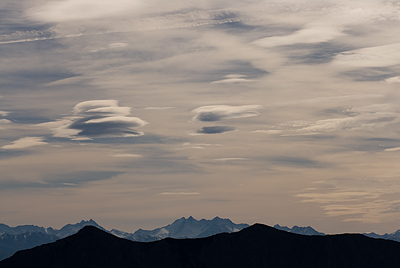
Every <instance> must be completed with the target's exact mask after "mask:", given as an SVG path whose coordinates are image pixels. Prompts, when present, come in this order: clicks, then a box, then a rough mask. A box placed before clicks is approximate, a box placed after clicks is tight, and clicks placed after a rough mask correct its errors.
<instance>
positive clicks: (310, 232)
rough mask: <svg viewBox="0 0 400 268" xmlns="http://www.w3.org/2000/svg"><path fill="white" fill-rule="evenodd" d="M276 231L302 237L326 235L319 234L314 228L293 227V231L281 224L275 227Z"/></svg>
mask: <svg viewBox="0 0 400 268" xmlns="http://www.w3.org/2000/svg"><path fill="white" fill-rule="evenodd" d="M274 228H275V229H278V230H281V231H286V232H289V233H294V234H302V235H325V234H324V233H320V232H317V231H316V230H315V229H314V228H312V227H310V226H307V227H299V226H296V225H295V226H293V227H292V228H291V229H290V228H289V227H287V226H280V225H279V224H276V225H274Z"/></svg>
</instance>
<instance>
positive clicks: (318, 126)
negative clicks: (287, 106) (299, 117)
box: [257, 104, 400, 135]
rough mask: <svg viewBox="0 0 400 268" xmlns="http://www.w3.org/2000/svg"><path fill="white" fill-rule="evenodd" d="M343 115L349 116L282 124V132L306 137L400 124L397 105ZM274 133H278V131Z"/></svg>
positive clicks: (365, 108) (345, 112) (356, 109)
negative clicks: (308, 135) (307, 135)
mask: <svg viewBox="0 0 400 268" xmlns="http://www.w3.org/2000/svg"><path fill="white" fill-rule="evenodd" d="M342 113H343V114H344V115H347V116H345V117H340V118H329V119H321V120H317V121H314V122H307V121H296V122H286V123H283V124H282V127H283V129H281V131H282V132H285V133H286V134H305V135H306V134H318V133H322V132H334V131H356V130H373V129H379V128H382V127H385V126H386V125H390V124H396V123H399V122H400V112H399V111H398V108H397V107H396V106H395V105H391V104H374V105H368V106H360V107H353V108H350V109H346V110H343V111H342ZM257 132H260V131H257ZM274 132H276V133H278V132H277V131H276V130H274ZM272 133H273V132H272ZM272 133H269V134H272Z"/></svg>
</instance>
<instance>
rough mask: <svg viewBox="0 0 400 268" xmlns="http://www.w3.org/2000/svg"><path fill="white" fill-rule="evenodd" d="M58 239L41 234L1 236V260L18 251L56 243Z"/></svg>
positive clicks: (28, 233) (27, 233)
mask: <svg viewBox="0 0 400 268" xmlns="http://www.w3.org/2000/svg"><path fill="white" fill-rule="evenodd" d="M57 239H58V237H56V236H54V235H46V234H43V233H41V232H34V233H30V232H26V233H23V234H16V235H13V234H2V235H0V260H3V259H5V258H8V257H10V256H11V255H13V254H14V253H15V252H17V251H18V250H23V249H29V248H33V247H36V246H38V245H42V244H46V243H51V242H54V241H56V240H57Z"/></svg>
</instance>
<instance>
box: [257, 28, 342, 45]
mask: <svg viewBox="0 0 400 268" xmlns="http://www.w3.org/2000/svg"><path fill="white" fill-rule="evenodd" d="M342 35H345V34H344V33H342V32H341V30H340V29H339V28H337V27H331V26H324V25H308V26H306V27H305V28H304V29H301V30H299V31H296V32H294V33H293V34H290V35H284V36H272V37H266V38H262V39H258V40H256V41H254V44H255V45H257V46H260V47H267V48H269V47H276V46H284V45H293V44H312V43H321V42H326V41H329V40H331V39H334V38H336V37H339V36H342Z"/></svg>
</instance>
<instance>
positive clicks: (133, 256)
mask: <svg viewBox="0 0 400 268" xmlns="http://www.w3.org/2000/svg"><path fill="white" fill-rule="evenodd" d="M399 253H400V243H398V242H394V241H388V240H382V239H373V238H369V237H366V236H363V235H358V234H344V235H327V236H304V235H298V234H293V233H288V232H285V231H280V230H277V229H275V228H272V227H269V226H266V225H261V224H255V225H253V226H251V227H248V228H246V229H243V230H242V231H240V232H236V233H230V234H227V233H225V234H218V235H214V236H211V237H207V238H199V239H181V240H179V239H172V238H167V239H164V240H161V241H155V242H148V243H143V242H134V241H130V240H127V239H122V238H118V237H116V236H113V235H111V234H109V233H107V232H104V231H102V230H100V229H97V228H96V227H92V226H87V227H84V228H83V229H82V230H81V231H79V232H78V233H77V234H75V235H72V236H70V237H67V238H64V239H61V240H58V241H56V242H54V243H50V244H46V245H42V246H39V247H36V248H33V249H30V250H24V251H20V252H17V253H16V254H15V255H13V256H12V257H10V258H8V259H6V260H3V261H2V262H0V268H20V267H21V268H22V267H24V268H25V267H30V268H36V267H37V268H39V267H40V268H50V267H51V268H53V267H57V268H67V267H68V268H69V267H71V268H72V267H73V268H80V267H85V268H90V267H96V268H102V267H118V268H125V267H126V268H128V267H132V268H133V267H135V268H151V267H164V268H169V267H171V268H172V267H173V268H181V267H182V268H183V267H207V268H209V267H210V268H213V267H216V268H217V267H218V268H220V267H229V268H235V267H238V268H239V267H240V268H241V267H246V268H251V267H254V268H255V267H257V268H261V267H268V268H275V267H279V268H289V267H290V268H295V267H307V268H310V267H315V268H321V267H324V268H335V267H338V268H346V267H348V268H358V267H360V268H361V267H362V268H368V267H379V268H386V267H387V268H389V267H390V268H397V267H399V268H400V254H399Z"/></svg>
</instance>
